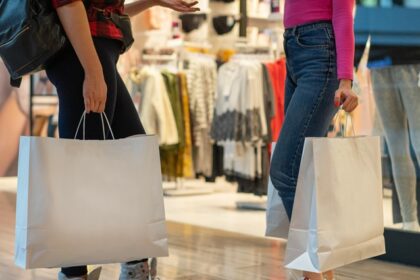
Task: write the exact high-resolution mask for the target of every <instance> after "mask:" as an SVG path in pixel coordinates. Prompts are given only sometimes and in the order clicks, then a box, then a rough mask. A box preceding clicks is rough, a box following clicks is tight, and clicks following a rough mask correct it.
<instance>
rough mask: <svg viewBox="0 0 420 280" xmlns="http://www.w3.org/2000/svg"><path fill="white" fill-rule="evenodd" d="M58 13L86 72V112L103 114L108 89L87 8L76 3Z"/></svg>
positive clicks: (68, 5) (66, 6)
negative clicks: (90, 26)
mask: <svg viewBox="0 0 420 280" xmlns="http://www.w3.org/2000/svg"><path fill="white" fill-rule="evenodd" d="M57 13H58V17H59V18H60V21H61V23H62V25H63V27H64V30H65V32H66V34H67V37H68V38H69V40H70V42H71V44H72V46H73V48H74V50H75V51H76V54H77V57H78V58H79V61H80V63H81V64H82V66H83V69H84V72H85V81H84V84H83V97H84V101H85V108H86V111H87V112H88V113H89V112H91V111H93V112H103V111H104V109H105V102H106V91H107V89H106V84H105V80H104V74H103V70H102V65H101V62H100V60H99V57H98V54H97V52H96V50H95V46H94V44H93V39H92V35H91V33H90V28H89V22H88V18H87V14H86V9H85V6H84V5H83V2H82V1H76V2H72V3H70V4H67V5H64V6H61V7H59V8H57Z"/></svg>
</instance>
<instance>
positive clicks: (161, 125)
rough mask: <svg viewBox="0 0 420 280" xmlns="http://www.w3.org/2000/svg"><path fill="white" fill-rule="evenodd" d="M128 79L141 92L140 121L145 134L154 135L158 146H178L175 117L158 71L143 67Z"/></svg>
mask: <svg viewBox="0 0 420 280" xmlns="http://www.w3.org/2000/svg"><path fill="white" fill-rule="evenodd" d="M130 77H131V79H132V80H133V82H134V83H136V84H137V86H138V89H139V90H140V91H141V95H142V97H141V104H140V119H141V120H142V123H143V126H144V129H145V130H146V132H147V133H148V134H156V135H157V136H158V137H159V145H160V146H171V145H176V144H178V143H179V136H178V131H177V126H176V122H175V116H174V112H173V110H172V107H171V102H170V100H169V96H168V93H167V90H166V86H165V83H164V80H163V77H162V75H161V73H160V71H158V70H157V69H154V68H152V67H144V68H143V69H142V70H141V71H135V72H133V73H132V74H131V75H130Z"/></svg>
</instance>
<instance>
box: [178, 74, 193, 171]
mask: <svg viewBox="0 0 420 280" xmlns="http://www.w3.org/2000/svg"><path fill="white" fill-rule="evenodd" d="M178 80H179V90H180V97H181V102H182V116H183V118H182V119H183V124H184V135H185V141H184V147H183V148H181V151H180V152H181V155H182V156H181V157H182V158H181V161H182V171H181V172H180V173H181V174H182V177H184V178H192V177H194V176H195V174H194V166H193V156H192V139H191V120H190V104H189V99H188V88H187V76H186V75H185V73H180V74H178Z"/></svg>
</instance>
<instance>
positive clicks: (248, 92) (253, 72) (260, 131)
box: [211, 60, 268, 180]
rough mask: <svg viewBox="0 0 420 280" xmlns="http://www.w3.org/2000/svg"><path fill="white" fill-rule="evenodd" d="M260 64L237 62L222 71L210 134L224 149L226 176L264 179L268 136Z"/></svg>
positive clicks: (227, 65) (229, 64)
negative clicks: (264, 160) (265, 149)
mask: <svg viewBox="0 0 420 280" xmlns="http://www.w3.org/2000/svg"><path fill="white" fill-rule="evenodd" d="M262 69H263V68H262V65H261V63H260V62H258V61H245V60H237V61H231V62H229V63H226V64H224V65H223V66H221V67H220V69H219V75H218V88H217V98H216V109H215V118H214V121H213V126H212V131H211V135H212V138H213V139H214V140H216V141H217V142H218V144H219V145H221V146H223V148H224V169H225V173H226V174H228V175H230V176H236V177H238V178H242V179H247V180H255V179H256V178H261V177H262V174H263V171H262V151H261V150H262V147H263V146H264V143H263V139H264V137H266V136H267V134H268V127H267V119H266V113H265V105H264V93H263V88H264V86H263V70H262Z"/></svg>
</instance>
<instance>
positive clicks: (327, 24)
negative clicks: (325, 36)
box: [284, 20, 333, 35]
mask: <svg viewBox="0 0 420 280" xmlns="http://www.w3.org/2000/svg"><path fill="white" fill-rule="evenodd" d="M332 27H333V26H332V22H331V21H330V20H322V21H317V22H311V23H305V24H302V25H297V26H294V27H290V28H286V30H285V31H284V33H285V35H286V34H292V35H294V34H296V33H299V32H304V31H308V30H313V29H320V28H332Z"/></svg>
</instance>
